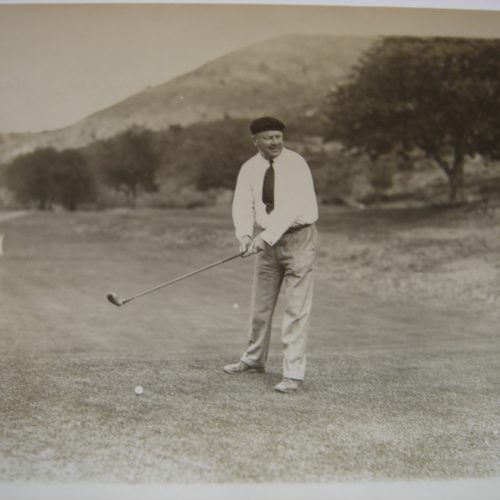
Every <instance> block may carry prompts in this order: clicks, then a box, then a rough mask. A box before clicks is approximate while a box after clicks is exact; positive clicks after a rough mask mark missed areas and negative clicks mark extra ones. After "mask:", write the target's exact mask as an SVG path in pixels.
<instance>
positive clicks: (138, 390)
mask: <svg viewBox="0 0 500 500" xmlns="http://www.w3.org/2000/svg"><path fill="white" fill-rule="evenodd" d="M143 392H144V389H143V388H142V386H141V385H138V386H137V387H136V388H135V393H136V394H137V395H138V396H139V395H140V394H142V393H143Z"/></svg>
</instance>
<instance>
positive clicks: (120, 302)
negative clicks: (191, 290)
mask: <svg viewBox="0 0 500 500" xmlns="http://www.w3.org/2000/svg"><path fill="white" fill-rule="evenodd" d="M244 253H245V252H240V253H237V254H236V255H232V256H231V257H227V258H225V259H222V260H218V261H217V262H214V263H212V264H209V265H208V266H204V267H202V268H200V269H196V271H191V272H190V273H187V274H184V275H183V276H179V277H178V278H175V279H173V280H170V281H167V282H166V283H162V284H161V285H157V286H154V287H153V288H149V289H148V290H145V291H143V292H141V293H138V294H137V295H133V296H132V297H129V298H128V299H123V300H122V299H120V297H119V296H118V295H117V294H116V293H113V292H109V293H108V295H107V299H108V301H109V302H111V304H113V305H115V306H118V307H121V306H123V305H125V304H126V303H127V302H130V301H132V300H134V299H137V298H139V297H142V296H143V295H147V294H148V293H152V292H155V291H156V290H159V289H160V288H165V287H166V286H169V285H173V284H174V283H177V282H178V281H181V280H183V279H186V278H189V277H190V276H194V275H195V274H198V273H201V272H203V271H206V270H207V269H211V268H212V267H215V266H219V265H221V264H224V263H225V262H229V261H230V260H233V259H236V258H238V257H242V256H243V255H244Z"/></svg>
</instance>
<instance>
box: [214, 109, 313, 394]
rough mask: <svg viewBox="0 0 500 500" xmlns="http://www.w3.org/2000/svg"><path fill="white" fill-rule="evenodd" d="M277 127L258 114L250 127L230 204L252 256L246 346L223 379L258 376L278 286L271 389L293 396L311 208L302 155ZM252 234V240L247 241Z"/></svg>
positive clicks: (304, 316)
mask: <svg viewBox="0 0 500 500" xmlns="http://www.w3.org/2000/svg"><path fill="white" fill-rule="evenodd" d="M284 130H285V125H284V124H283V123H282V122H281V121H280V120H278V119H276V118H272V117H262V118H258V119H257V120H254V121H253V122H252V123H251V125H250V131H251V133H252V140H253V143H254V144H255V147H256V148H257V154H256V155H255V156H253V157H252V158H250V159H249V160H248V161H247V162H245V163H244V164H243V166H242V167H241V169H240V172H239V174H238V179H237V182H236V189H235V192H234V199H233V221H234V226H235V231H236V237H237V239H238V240H239V242H240V251H241V252H245V255H252V254H255V253H257V257H256V267H255V276H254V284H253V292H252V310H251V324H250V333H249V346H248V349H247V350H246V351H245V353H244V354H243V355H242V357H241V359H240V361H239V362H238V363H235V364H231V365H227V366H225V367H224V371H225V372H226V373H229V374H241V373H251V372H254V373H255V372H263V371H264V367H265V364H266V361H267V357H268V353H269V340H270V335H271V324H272V319H273V314H274V310H275V307H276V302H277V299H278V295H279V293H280V289H281V286H282V285H283V286H284V289H285V297H286V304H285V311H284V317H283V325H282V330H281V340H282V343H283V380H282V381H281V382H280V383H279V384H278V385H276V386H275V390H276V391H278V392H293V391H296V390H297V389H298V388H299V387H300V385H301V383H302V381H303V380H304V374H305V369H306V342H307V329H308V323H309V314H310V311H311V305H312V294H313V265H314V261H315V257H316V243H317V238H318V235H317V231H316V226H315V225H314V223H315V222H316V220H317V218H318V204H317V201H316V195H315V192H314V185H313V180H312V176H311V171H310V169H309V166H308V165H307V163H306V161H305V160H304V158H302V156H300V155H299V154H298V153H295V152H294V151H291V150H289V149H286V148H285V147H284V145H283V131H284ZM254 234H255V236H254Z"/></svg>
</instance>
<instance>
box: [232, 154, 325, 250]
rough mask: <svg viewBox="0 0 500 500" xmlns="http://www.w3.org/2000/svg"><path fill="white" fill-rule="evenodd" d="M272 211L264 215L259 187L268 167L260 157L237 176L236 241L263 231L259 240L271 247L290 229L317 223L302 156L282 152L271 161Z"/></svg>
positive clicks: (235, 200)
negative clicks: (272, 177)
mask: <svg viewBox="0 0 500 500" xmlns="http://www.w3.org/2000/svg"><path fill="white" fill-rule="evenodd" d="M273 166H274V210H273V211H272V212H271V213H269V214H268V213H267V212H266V206H265V204H264V203H263V202H262V184H263V182H264V175H265V172H266V170H267V168H268V167H269V160H266V159H265V158H264V157H263V156H262V155H261V154H260V153H257V154H256V155H255V156H253V157H252V158H250V159H249V160H248V161H246V162H245V163H244V164H243V165H242V167H241V169H240V172H239V174H238V179H237V181H236V189H235V191H234V198H233V222H234V227H235V232H236V237H237V238H238V239H239V238H241V237H243V236H245V235H249V236H252V235H253V229H254V226H255V225H257V226H258V227H260V228H261V229H263V231H262V233H261V237H262V239H263V240H264V241H265V242H266V243H268V244H269V245H271V246H272V245H274V244H275V243H276V242H277V241H278V240H279V239H280V238H281V237H282V236H283V233H284V232H285V231H286V230H287V229H289V228H290V227H292V226H297V225H302V224H312V223H314V222H315V221H316V220H317V219H318V203H317V201H316V193H315V191H314V184H313V179H312V175H311V170H310V169H309V166H308V165H307V163H306V161H305V160H304V158H302V156H300V155H299V154H298V153H295V152H294V151H291V150H289V149H286V148H283V150H282V151H281V153H280V155H279V156H277V157H276V158H274V160H273Z"/></svg>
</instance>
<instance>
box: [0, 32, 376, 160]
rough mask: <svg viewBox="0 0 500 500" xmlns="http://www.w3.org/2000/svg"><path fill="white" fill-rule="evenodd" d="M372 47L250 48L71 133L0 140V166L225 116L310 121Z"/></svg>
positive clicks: (356, 41) (278, 42) (282, 42)
mask: <svg viewBox="0 0 500 500" xmlns="http://www.w3.org/2000/svg"><path fill="white" fill-rule="evenodd" d="M373 41H374V39H373V38H364V37H334V36H327V35H321V36H320V35H288V36H284V37H280V38H276V39H273V40H269V41H266V42H262V43H258V44H255V45H252V46H250V47H247V48H245V49H241V50H238V51H235V52H232V53H230V54H228V55H226V56H223V57H221V58H219V59H216V60H214V61H211V62H208V63H207V64H205V65H203V66H202V67H200V68H198V69H196V70H194V71H192V72H190V73H187V74H185V75H182V76H180V77H178V78H175V79H173V80H171V81H168V82H166V83H164V84H161V85H158V86H155V87H150V88H148V89H146V90H144V91H143V92H140V93H138V94H135V95H133V96H131V97H129V98H127V99H125V100H123V101H121V102H119V103H117V104H115V105H113V106H111V107H109V108H107V109H104V110H101V111H98V112H96V113H94V114H92V115H90V116H89V117H87V118H85V119H83V120H81V121H79V122H77V123H75V124H74V125H72V126H69V127H66V128H63V129H59V130H54V131H44V132H40V133H30V134H3V135H0V162H1V161H7V160H9V159H11V158H13V157H14V156H16V155H18V154H21V153H26V152H28V151H31V150H33V149H35V148H37V147H45V146H49V145H50V146H54V147H56V148H58V149H63V148H68V147H80V146H84V145H86V144H88V143H90V142H92V141H94V140H97V139H103V138H107V137H111V136H113V135H115V134H117V133H119V132H121V131H123V130H124V129H126V128H129V127H130V126H132V125H139V126H144V127H148V128H150V129H153V130H161V129H164V128H168V127H169V126H171V125H183V126H185V125H189V124H193V123H198V122H209V121H214V120H218V119H221V118H223V117H225V116H230V117H232V118H251V117H254V116H257V115H260V114H278V115H280V116H282V117H284V118H285V119H287V118H292V117H293V118H296V117H300V116H303V115H308V116H311V115H314V114H317V113H318V112H319V111H320V110H321V108H322V106H323V98H324V96H325V94H326V93H327V92H328V90H329V89H330V88H331V87H332V86H334V85H335V83H337V82H339V81H341V80H342V79H344V78H345V77H346V76H347V75H348V73H349V70H350V69H351V68H352V66H353V65H354V64H355V63H356V62H357V60H358V59H359V57H360V55H361V53H362V52H363V51H365V50H366V49H367V48H368V47H369V46H370V45H371V43H372V42H373ZM166 64H168V61H166Z"/></svg>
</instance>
